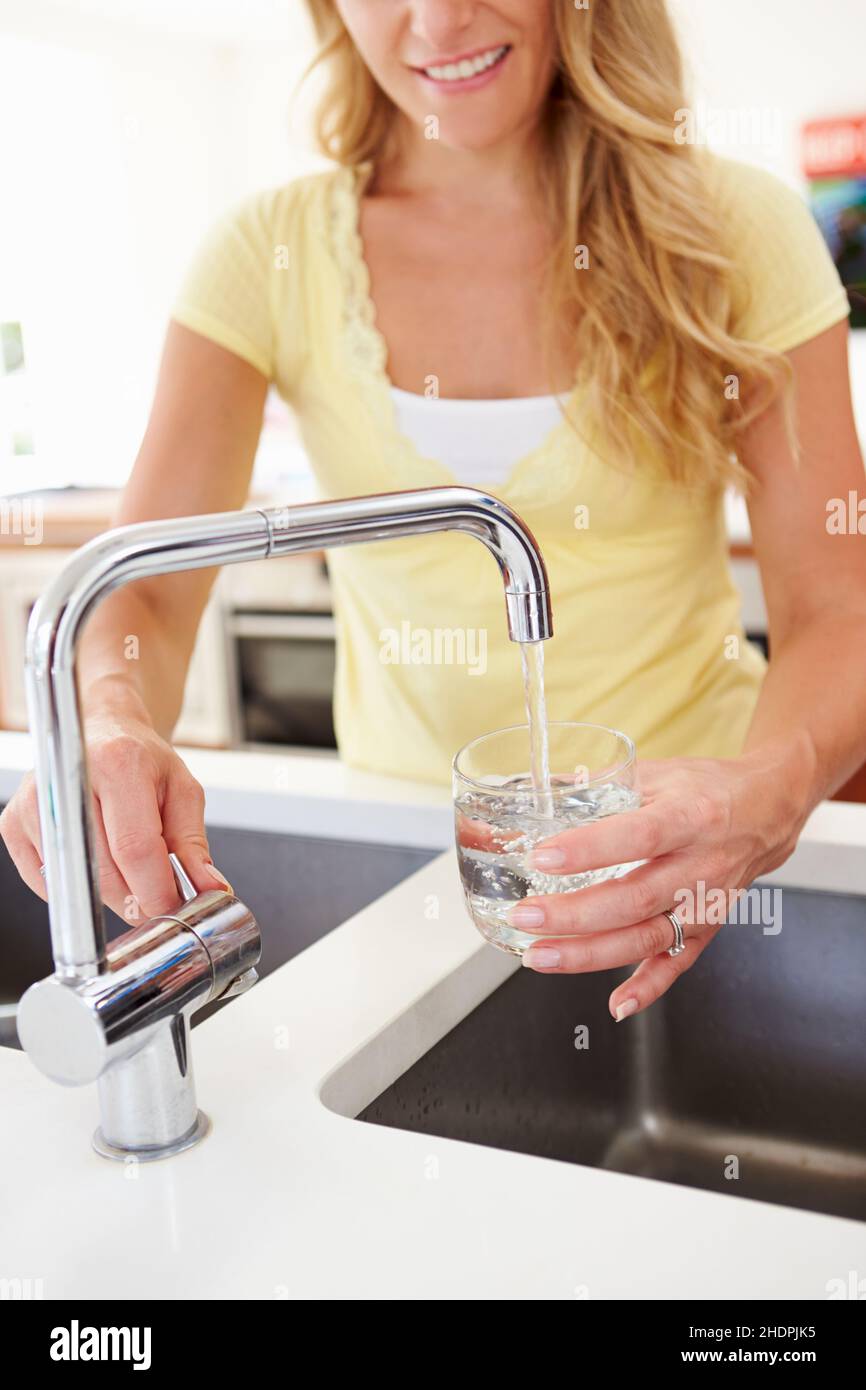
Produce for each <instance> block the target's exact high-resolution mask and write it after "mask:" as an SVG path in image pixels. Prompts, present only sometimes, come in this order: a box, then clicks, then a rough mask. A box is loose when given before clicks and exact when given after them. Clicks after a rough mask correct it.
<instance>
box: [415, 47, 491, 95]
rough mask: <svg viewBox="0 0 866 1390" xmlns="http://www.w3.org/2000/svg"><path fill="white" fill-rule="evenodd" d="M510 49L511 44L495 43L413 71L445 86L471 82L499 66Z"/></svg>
mask: <svg viewBox="0 0 866 1390" xmlns="http://www.w3.org/2000/svg"><path fill="white" fill-rule="evenodd" d="M510 51H511V45H510V44H506V43H503V44H495V45H493V46H492V47H491V48H483V49H478V50H477V51H476V52H475V53H470V54H466V55H464V56H463V57H460V58H453V59H449V60H448V61H447V62H444V63H430V64H428V65H426V66H424V67H415V68H414V69H413V71H415V72H417V73H419V74H420V75H421V76H423V77H426V78H428V79H429V80H430V81H431V82H438V83H441V84H442V85H444V86H447V85H451V84H454V85H455V86H459V85H460V84H461V83H463V82H471V81H472V80H473V79H474V78H478V77H481V76H483V74H484V73H486V72H488V71H490V69H492V68H495V67H497V66H498V65H499V64H500V63H501V62H502V61H503V60H504V58H505V57H506V55H507V54H508V53H509V52H510Z"/></svg>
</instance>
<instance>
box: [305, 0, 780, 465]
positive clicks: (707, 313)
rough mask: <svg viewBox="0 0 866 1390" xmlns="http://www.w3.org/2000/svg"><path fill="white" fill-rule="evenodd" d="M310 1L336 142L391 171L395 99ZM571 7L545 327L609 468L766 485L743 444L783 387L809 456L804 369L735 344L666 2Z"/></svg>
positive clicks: (327, 10) (549, 164) (550, 121)
mask: <svg viewBox="0 0 866 1390" xmlns="http://www.w3.org/2000/svg"><path fill="white" fill-rule="evenodd" d="M307 6H308V9H309V11H310V13H311V16H312V20H313V25H314V29H315V32H316V36H317V38H318V41H319V51H318V53H317V54H316V57H315V58H314V59H313V62H312V63H311V64H310V67H309V69H308V73H310V72H312V71H314V70H315V69H317V68H318V67H319V66H320V65H324V67H325V70H326V72H327V77H328V80H327V82H326V84H325V86H324V89H323V92H322V95H321V98H320V100H319V105H318V109H317V112H316V124H315V129H316V137H317V141H318V145H319V148H320V149H321V151H322V153H323V154H325V155H326V156H328V157H329V158H331V159H334V160H336V161H337V162H338V163H340V164H345V165H352V166H354V165H358V164H361V163H364V162H366V161H372V162H373V163H374V164H375V163H376V161H378V160H382V159H384V158H385V157H386V156H387V153H388V151H389V149H390V141H391V138H392V136H393V133H394V131H395V130H396V129H397V127H398V125H399V122H398V120H397V115H398V113H397V111H396V109H395V107H394V103H393V102H392V101H391V99H390V97H388V96H387V95H386V94H385V92H383V91H382V89H381V88H380V87H379V85H378V83H377V82H376V81H375V79H374V77H373V76H372V74H371V73H370V71H369V69H368V68H367V66H366V64H365V63H364V61H363V59H362V58H361V55H360V54H359V53H358V50H357V48H356V47H355V44H354V42H353V41H352V38H351V36H350V34H349V32H348V30H347V29H346V27H345V25H344V24H343V21H342V19H341V17H340V15H339V13H338V12H337V9H336V6H335V4H334V0H307ZM553 11H554V25H555V33H556V39H557V42H558V64H557V70H556V75H555V78H554V82H553V85H552V87H551V90H550V93H549V97H548V101H547V105H546V109H545V112H544V115H543V135H544V138H545V141H546V147H547V151H548V155H549V157H548V158H547V159H545V160H542V161H540V167H539V179H540V187H541V193H542V196H543V198H544V199H545V204H546V206H547V208H548V212H549V218H550V225H551V226H552V227H558V228H561V229H562V230H561V233H560V235H559V236H558V237H557V238H556V240H555V242H554V244H553V246H552V248H551V252H550V256H549V259H548V263H547V268H546V296H547V297H546V303H547V304H548V305H549V310H550V312H549V314H547V315H545V321H546V322H547V323H551V324H555V325H556V334H555V336H556V337H557V339H559V341H561V338H560V337H559V335H560V333H561V332H562V331H563V330H564V331H566V332H569V331H572V332H573V334H574V344H575V356H576V358H577V362H578V367H577V385H578V386H579V387H582V388H583V393H582V394H583V399H584V400H585V401H586V403H587V405H588V406H589V418H590V419H592V420H593V421H594V422H595V425H596V427H597V429H598V431H599V434H600V438H599V437H598V436H596V440H597V443H598V445H599V446H600V448H601V450H602V451H603V454H604V456H605V458H606V459H607V460H608V461H623V462H626V463H627V464H628V463H630V462H631V461H633V460H635V459H636V458H637V457H638V456H639V455H643V456H646V453H647V450H649V451H650V453H651V455H652V456H653V458H654V459H655V460H656V461H657V463H658V464H659V466H660V468H661V470H662V472H663V474H665V475H666V476H668V477H669V478H671V479H673V480H674V481H675V482H677V483H680V484H686V485H690V486H698V487H704V486H707V485H710V486H720V485H723V484H725V483H728V482H734V483H735V484H737V485H738V486H740V487H741V488H743V489H748V485H749V479H748V475H747V473H746V470H745V469H744V468H743V466H742V465H741V464H740V462H739V460H738V459H737V456H736V449H737V439H738V436H739V435H740V434H741V433H742V431H743V430H744V429H745V428H746V426H747V425H748V424H750V423H751V421H752V420H754V419H755V418H756V417H757V416H758V415H759V414H760V413H761V412H762V411H763V410H764V409H765V408H766V407H767V406H768V405H769V404H770V403H771V402H772V401H773V400H775V399H776V398H777V396H778V395H779V394H780V392H781V394H782V396H783V404H784V418H785V425H786V429H787V433H788V439H789V443H790V444H791V446H792V449H793V451H794V454H795V456H796V454H797V444H796V437H795V430H794V423H793V411H792V399H791V397H792V392H791V390H790V387H791V381H792V372H791V368H790V364H789V363H788V361H787V359H786V358H785V357H784V356H783V355H782V354H779V353H774V352H770V351H769V350H768V349H765V348H763V347H761V346H759V345H758V344H755V343H749V342H746V341H743V340H741V339H738V338H736V337H734V336H732V334H731V331H730V329H731V320H732V314H733V304H734V295H735V289H736V281H737V274H738V271H737V267H736V265H735V263H734V262H733V261H732V260H731V259H730V258H729V257H728V256H727V255H726V254H725V251H724V250H723V248H722V245H721V242H720V237H719V233H718V228H717V225H716V221H717V218H716V213H715V210H714V207H713V203H712V199H711V195H710V191H709V188H708V185H707V181H706V172H705V170H706V166H705V163H704V160H703V158H702V155H703V151H700V150H699V149H697V148H696V147H695V146H694V145H693V144H689V143H686V142H681V141H680V139H678V138H677V124H676V123H677V120H678V118H679V119H682V115H681V113H683V112H684V111H686V110H687V109H688V108H687V101H686V95H685V88H684V79H683V67H682V59H681V55H680V51H679V47H678V43H677V39H676V36H675V33H674V28H673V25H672V22H671V19H670V16H669V14H668V11H667V6H666V3H665V0H594V3H593V4H591V6H590V7H589V8H588V9H586V10H581V11H576V9H575V7H574V4H573V0H553ZM578 246H582V247H586V248H588V249H589V254H590V260H589V264H590V266H591V273H589V274H584V273H581V272H578V271H577V270H576V269H575V266H576V260H575V253H576V250H577V247H578ZM548 337H549V343H548V346H547V348H546V354H547V355H548V363H549V361H550V357H549V353H550V352H551V351H552V343H553V337H554V334H548ZM650 364H651V366H652V370H651V371H650V373H649V377H646V376H644V373H645V369H647V367H648V366H650ZM734 382H736V383H738V395H737V394H736V387H734V385H733V383H734ZM732 396H733V397H734V399H730V397H732ZM571 423H572V425H573V426H574V427H575V428H576V429H577V430H578V432H579V433H581V435H583V434H584V430H583V428H582V427H581V425H580V423H579V422H577V421H575V420H574V419H572V420H571ZM585 442H587V443H589V444H590V446H591V447H595V446H594V445H593V444H592V443H591V440H590V438H589V437H587V438H586V440H585Z"/></svg>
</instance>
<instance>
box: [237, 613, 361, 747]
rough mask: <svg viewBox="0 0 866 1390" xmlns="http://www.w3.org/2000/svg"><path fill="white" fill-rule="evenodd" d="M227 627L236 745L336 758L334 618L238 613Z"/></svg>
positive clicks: (326, 615) (294, 614) (327, 615)
mask: <svg viewBox="0 0 866 1390" xmlns="http://www.w3.org/2000/svg"><path fill="white" fill-rule="evenodd" d="M228 625H229V636H230V646H231V647H232V648H233V650H234V660H235V670H236V690H237V699H236V701H235V702H234V704H235V711H234V720H233V723H234V725H235V727H234V731H233V732H234V742H235V744H236V745H239V746H242V747H243V746H245V745H246V746H249V745H256V744H259V745H261V744H275V743H276V744H281V745H285V746H289V747H294V748H304V749H320V750H322V751H323V752H332V753H333V752H334V751H335V750H336V747H337V741H336V738H335V736H334V718H333V711H332V701H333V692H334V666H335V661H336V637H335V631H334V619H333V617H332V616H331V615H330V614H323V613H263V612H259V613H249V612H235V613H233V614H232V615H231V616H230V617H229V619H228Z"/></svg>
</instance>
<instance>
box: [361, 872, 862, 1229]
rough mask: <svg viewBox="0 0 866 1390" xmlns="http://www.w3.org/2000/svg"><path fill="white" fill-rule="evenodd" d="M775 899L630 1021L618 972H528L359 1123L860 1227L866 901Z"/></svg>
mask: <svg viewBox="0 0 866 1390" xmlns="http://www.w3.org/2000/svg"><path fill="white" fill-rule="evenodd" d="M782 906H783V915H782V923H783V926H782V930H781V932H780V933H779V934H778V935H775V936H772V935H762V933H761V929H760V928H759V927H755V926H742V925H740V926H737V925H729V926H727V927H725V928H724V929H723V931H722V932H721V933H720V934H719V935H718V936H717V938H716V940H715V941H714V943H713V944H712V946H711V947H710V948H709V950H708V951H706V952H705V953H704V955H703V957H702V958H701V959H700V960H699V962H698V963H697V965H695V966H694V967H693V968H692V970H691V971H690V972H689V973H688V975H687V976H685V977H684V978H683V979H682V980H680V981H679V982H678V983H677V985H676V986H675V987H674V988H673V989H672V990H671V991H670V992H669V993H668V994H667V995H666V996H665V997H664V998H663V999H662V1000H660V1001H659V1002H658V1003H657V1004H655V1005H654V1006H653V1007H652V1008H651V1009H649V1010H648V1011H647V1012H646V1013H645V1014H640V1015H638V1016H637V1017H635V1018H632V1019H628V1020H625V1021H623V1022H622V1023H619V1024H616V1023H614V1022H613V1021H612V1020H611V1018H610V1016H609V1014H608V1012H607V998H608V995H609V993H610V990H611V989H612V988H613V985H614V983H615V982H616V980H617V979H618V978H620V974H619V973H617V972H610V973H606V974H601V975H582V976H573V977H559V976H557V977H549V976H548V977H541V976H538V975H535V974H533V973H531V972H530V971H528V970H519V971H518V972H517V973H516V974H515V975H513V976H512V977H511V978H509V979H508V980H507V981H506V983H505V984H503V985H501V986H500V987H499V988H498V989H497V990H496V991H495V992H494V993H493V994H491V995H490V996H489V997H488V998H487V999H486V1000H485V1001H484V1002H483V1003H482V1004H481V1005H479V1006H478V1008H476V1009H475V1010H474V1011H473V1012H472V1013H471V1014H470V1015H469V1016H468V1017H467V1018H466V1019H464V1020H463V1021H462V1022H461V1023H460V1024H458V1026H457V1027H456V1028H454V1029H452V1031H451V1032H450V1033H448V1034H447V1035H446V1036H445V1037H443V1038H442V1040H441V1041H440V1042H439V1043H438V1044H437V1045H436V1046H435V1047H433V1048H431V1049H430V1051H429V1052H427V1053H426V1054H425V1055H424V1056H423V1057H422V1058H420V1060H419V1061H418V1062H416V1063H415V1065H414V1066H412V1067H411V1068H410V1069H409V1070H408V1071H407V1072H405V1073H404V1075H403V1076H401V1077H400V1078H399V1079H398V1080H397V1081H396V1082H395V1083H394V1084H393V1085H392V1086H390V1087H389V1088H388V1089H387V1090H386V1091H384V1092H383V1093H382V1095H380V1096H379V1097H378V1098H377V1099H376V1100H374V1101H373V1102H372V1103H371V1104H370V1105H368V1106H367V1107H366V1108H365V1109H364V1110H363V1111H362V1112H361V1114H360V1115H359V1116H358V1119H360V1120H363V1121H366V1122H368V1123H373V1124H380V1125H390V1126H392V1127H396V1128H398V1129H408V1130H415V1131H420V1132H422V1133H426V1134H431V1135H439V1136H442V1137H445V1138H449V1139H461V1140H465V1141H468V1142H470V1143H475V1144H483V1145H489V1146H492V1147H494V1148H502V1149H511V1150H515V1151H517V1152H520V1153H528V1154H535V1155H538V1156H541V1157H544V1158H553V1159H560V1160H564V1161H565V1162H569V1163H580V1164H587V1165H590V1166H592V1167H597V1168H607V1169H612V1170H613V1171H615V1172H620V1173H631V1174H637V1175H640V1176H643V1177H647V1178H656V1179H660V1180H662V1181H664V1182H673V1183H680V1184H683V1185H685V1186H687V1187H698V1188H706V1189H709V1190H711V1191H715V1192H723V1193H728V1194H736V1195H739V1196H743V1197H752V1198H758V1199H761V1200H763V1201H766V1202H774V1203H779V1204H782V1205H785V1206H793V1207H800V1208H803V1209H804V1210H808V1211H818V1212H824V1213H827V1214H830V1215H837V1216H847V1217H854V1218H857V1219H859V1220H866V1001H864V982H866V900H864V899H861V898H847V897H843V896H837V895H834V894H827V893H813V892H803V891H799V890H795V889H784V890H783V903H782ZM581 1025H586V1026H587V1027H588V1042H589V1046H588V1047H587V1048H580V1047H576V1046H575V1041H576V1036H577V1035H576V1030H577V1029H579V1028H580V1027H581ZM577 1040H578V1041H580V1038H579V1036H577ZM735 1173H736V1174H737V1176H733V1175H734V1174H735Z"/></svg>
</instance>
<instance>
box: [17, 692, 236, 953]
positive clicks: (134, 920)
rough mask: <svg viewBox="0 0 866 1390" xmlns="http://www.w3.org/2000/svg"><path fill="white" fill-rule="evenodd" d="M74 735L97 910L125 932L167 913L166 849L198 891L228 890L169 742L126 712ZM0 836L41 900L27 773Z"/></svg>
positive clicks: (173, 888)
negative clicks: (91, 839)
mask: <svg viewBox="0 0 866 1390" xmlns="http://www.w3.org/2000/svg"><path fill="white" fill-rule="evenodd" d="M84 738H85V743H86V747H87V762H88V767H89V769H90V786H91V791H92V794H93V825H94V831H95V845H94V849H95V853H96V857H97V865H98V884H99V891H100V893H101V895H102V899H103V901H104V902H105V903H106V905H107V906H108V907H110V908H111V909H112V911H113V912H116V913H117V915H118V916H119V917H121V918H123V919H124V920H125V921H126V922H128V923H129V924H130V926H135V925H137V924H138V923H140V922H143V921H145V920H146V919H147V918H148V917H155V916H158V915H159V914H161V913H165V912H171V911H173V910H174V909H176V907H177V905H178V898H179V894H178V890H177V885H176V883H175V880H174V874H173V872H172V868H171V864H170V863H169V859H168V855H169V852H170V851H172V852H174V853H175V854H176V855H177V856H178V858H179V859H180V861H181V863H182V864H183V866H184V868H185V869H186V872H187V874H188V875H189V877H190V878H191V879H192V882H193V883H194V884H195V886H196V888H197V889H198V890H199V891H203V890H204V889H206V888H213V887H214V886H215V885H217V886H220V887H223V888H228V887H229V884H228V883H227V882H226V880H225V878H224V877H223V876H222V874H220V873H219V871H218V870H217V869H216V868H215V867H214V864H213V861H212V860H211V857H210V850H209V848H208V842H207V834H206V832H205V826H204V802H205V798H204V791H203V790H202V788H201V786H200V784H199V783H198V782H197V781H196V779H195V778H194V777H193V775H192V773H191V772H190V771H189V769H188V768H187V767H186V765H185V764H184V763H183V762H182V760H181V759H180V758H179V757H178V755H177V753H176V752H175V751H174V749H173V748H172V747H171V745H170V744H168V743H167V742H166V741H165V739H163V738H161V737H160V736H159V734H158V733H156V731H155V730H154V729H153V727H152V726H151V725H150V724H149V723H147V722H146V720H144V719H139V718H138V717H137V716H135V715H129V714H126V713H123V714H111V713H104V712H103V713H100V714H96V715H91V716H90V717H88V718H85V721H84ZM0 835H2V837H3V840H4V842H5V844H6V848H7V849H8V851H9V853H10V855H11V857H12V860H13V862H14V863H15V866H16V868H17V869H18V872H19V873H20V875H21V877H22V878H23V879H24V882H25V883H26V884H27V885H28V887H30V888H32V889H33V892H34V893H37V894H38V895H39V897H40V898H46V896H47V895H46V890H45V880H44V879H43V877H42V875H41V873H40V872H39V869H40V866H41V864H42V862H43V856H42V836H41V832H40V828H39V814H38V809H37V797H36V784H35V781H34V778H33V774H32V773H28V774H27V776H26V777H25V778H24V780H23V782H22V783H21V785H20V786H19V787H18V790H17V791H16V792H15V795H14V796H13V797H12V799H11V801H10V802H9V804H8V805H7V807H6V809H5V810H4V812H3V814H2V815H0Z"/></svg>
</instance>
